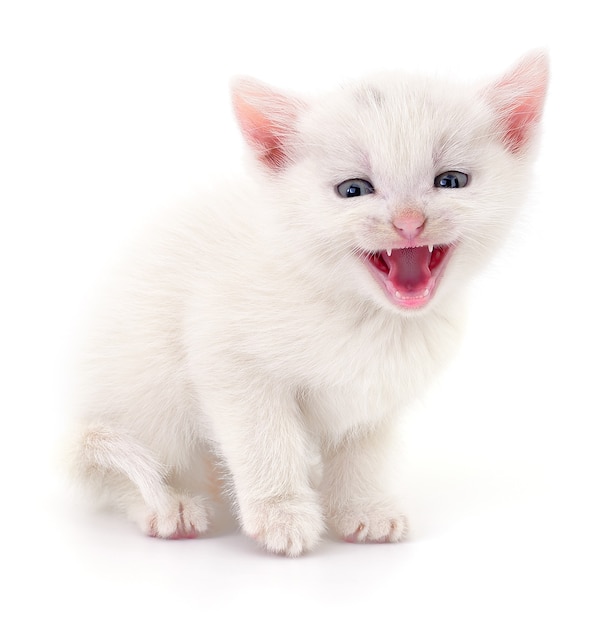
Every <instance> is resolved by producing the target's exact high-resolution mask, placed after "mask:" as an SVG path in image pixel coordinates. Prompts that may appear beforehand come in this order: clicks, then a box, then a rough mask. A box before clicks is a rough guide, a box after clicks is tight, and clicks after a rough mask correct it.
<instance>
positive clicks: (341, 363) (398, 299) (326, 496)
mask: <svg viewBox="0 0 611 626" xmlns="http://www.w3.org/2000/svg"><path fill="white" fill-rule="evenodd" d="M546 83H547V60H546V57H545V56H544V55H542V54H538V53H535V54H532V55H530V56H528V57H526V58H524V59H523V60H522V61H521V62H519V63H518V65H517V66H516V67H515V68H514V69H512V70H511V71H510V72H509V73H507V74H506V75H505V76H503V77H502V78H501V79H499V80H497V81H495V82H493V83H492V84H489V85H486V86H484V87H477V88H476V87H465V86H457V85H454V84H447V83H444V82H436V81H433V80H429V79H424V78H419V77H414V76H403V75H399V74H396V75H395V74H393V75H379V76H374V77H372V78H370V79H367V80H363V81H362V82H360V83H357V84H354V85H350V86H347V87H345V88H344V89H342V90H339V91H337V92H336V93H333V94H330V95H328V96H326V97H324V98H319V99H312V100H306V99H301V98H296V97H293V96H290V95H286V94H283V93H279V92H277V91H275V90H273V89H271V88H269V87H267V86H265V85H262V84H260V83H258V82H255V81H253V80H249V79H243V80H238V81H236V82H235V84H234V86H233V102H234V107H235V112H236V116H237V119H238V122H239V125H240V127H241V130H242V133H243V135H244V137H245V139H246V142H247V143H248V145H249V147H250V150H251V152H252V154H253V156H254V158H253V159H252V161H253V163H252V165H253V167H252V171H251V172H250V173H249V176H248V177H245V178H244V179H243V180H242V179H241V180H240V181H238V182H236V184H235V186H234V187H233V188H232V189H222V190H220V192H219V193H218V194H217V195H211V196H210V197H207V198H205V199H204V200H203V201H202V202H201V203H200V204H196V205H193V206H186V207H184V208H183V209H182V210H179V211H176V212H174V213H172V214H171V215H169V216H167V219H166V220H165V223H163V224H161V225H159V226H158V227H157V228H156V229H155V230H154V232H153V233H152V234H151V235H150V236H149V238H148V239H147V241H146V242H145V244H144V245H142V246H141V248H140V249H139V250H138V253H137V254H136V255H135V256H134V258H133V259H132V260H131V262H130V264H128V265H127V266H126V267H125V270H124V272H123V273H122V275H121V276H119V277H118V280H117V282H116V285H115V289H114V291H113V292H112V294H110V295H109V296H108V297H107V299H106V306H105V311H104V314H103V315H102V316H101V319H100V322H99V324H98V325H97V327H96V328H97V331H96V334H95V339H94V342H93V345H92V346H91V348H90V350H89V351H88V360H87V363H86V365H85V366H84V367H83V374H84V377H85V381H84V382H83V384H82V392H83V394H82V402H81V405H80V409H79V413H80V417H81V420H80V425H79V430H78V437H77V440H78V441H77V443H76V445H75V450H74V459H73V463H74V470H75V472H76V474H77V475H78V477H79V478H80V479H81V481H82V482H83V483H85V484H88V485H91V486H94V487H97V490H96V492H97V493H99V494H100V495H105V496H106V497H107V498H108V499H109V500H110V502H111V503H112V504H114V505H115V506H116V507H118V508H119V509H121V510H122V511H124V512H125V513H126V515H127V516H128V517H129V518H130V519H133V520H135V521H136V522H137V523H138V524H139V525H140V527H141V528H142V529H143V530H144V531H145V532H147V533H150V534H151V535H155V536H158V537H194V536H197V535H199V534H201V533H204V532H205V531H206V529H207V527H208V525H209V517H210V511H211V509H210V504H209V502H210V500H209V499H207V498H209V497H210V495H211V494H210V492H211V491H212V490H214V489H215V486H214V485H215V481H217V480H218V478H215V477H214V476H215V474H216V475H217V476H220V479H221V480H222V482H223V485H224V487H223V488H224V489H226V491H227V492H228V493H230V494H231V497H232V499H233V501H234V504H235V506H236V512H237V515H238V517H239V520H240V523H241V526H242V529H243V531H244V532H245V533H246V534H247V535H250V536H252V537H254V538H255V539H256V540H257V541H259V542H260V543H261V544H263V545H264V546H265V547H266V548H267V549H268V550H271V551H273V552H279V553H284V554H288V555H292V556H294V555H298V554H301V553H302V552H303V551H305V550H309V549H311V548H312V547H313V546H314V545H315V544H316V542H317V541H318V540H319V539H320V537H321V534H322V533H323V532H324V530H325V523H326V522H328V523H329V524H330V525H331V526H332V527H333V528H334V529H335V530H336V531H337V532H338V533H339V535H340V536H342V537H344V538H346V539H348V540H351V541H398V540H400V539H402V538H403V537H404V536H405V534H406V531H407V522H406V517H405V513H404V511H403V507H402V504H401V501H400V499H399V498H397V497H396V496H395V495H394V494H393V492H392V489H391V487H390V482H389V480H388V476H389V472H391V471H392V470H394V469H396V465H395V464H394V461H393V459H392V442H393V428H394V426H395V424H396V420H397V417H398V416H399V415H400V414H401V412H402V411H403V410H404V408H405V406H406V405H407V404H408V403H409V401H410V400H411V399H412V398H414V397H417V396H419V395H420V394H421V393H422V391H423V389H424V386H425V385H426V382H427V380H428V379H429V377H430V375H431V374H434V373H435V372H436V371H437V370H439V368H440V366H441V364H442V363H443V362H444V360H445V359H446V358H447V356H448V354H449V353H451V352H452V349H453V347H454V344H455V341H456V339H457V334H458V328H457V326H458V320H459V317H460V308H461V307H460V300H461V295H462V293H463V291H464V289H465V285H466V284H467V282H468V281H469V279H470V278H471V277H472V276H473V275H474V274H475V273H476V271H477V270H479V269H480V268H481V267H482V266H483V265H484V263H485V262H486V261H487V260H488V258H489V256H490V255H491V254H493V253H494V252H495V250H496V249H497V248H498V247H499V245H500V243H501V242H502V240H503V239H504V237H505V236H506V234H507V232H508V228H509V226H510V225H511V223H512V222H513V221H514V216H515V214H516V211H517V209H518V206H519V205H520V203H521V202H522V200H523V196H524V193H525V190H526V185H527V178H528V174H529V170H530V163H531V160H532V159H531V156H532V154H533V152H534V149H533V148H534V143H535V138H536V131H537V126H538V122H539V119H540V116H541V110H542V106H543V101H544V97H545V91H546ZM316 458H319V459H321V460H322V474H321V476H320V479H319V480H316V479H315V474H316V473H315V471H314V470H315V462H314V461H315V459H316Z"/></svg>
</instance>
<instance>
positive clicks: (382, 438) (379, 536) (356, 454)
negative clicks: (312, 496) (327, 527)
mask: <svg viewBox="0 0 611 626" xmlns="http://www.w3.org/2000/svg"><path fill="white" fill-rule="evenodd" d="M393 452H394V445H393V437H392V428H391V427H390V426H387V425H384V426H379V427H378V428H377V429H376V430H374V431H370V432H367V433H358V434H354V435H352V436H349V437H346V438H345V439H344V440H343V441H341V442H340V443H339V444H337V445H335V446H333V447H332V448H329V449H328V450H326V451H324V453H323V458H324V463H325V466H324V477H323V485H322V489H323V493H324V498H325V502H326V505H327V516H328V519H329V522H330V523H331V524H332V525H333V526H334V527H335V529H336V530H337V532H338V533H339V534H340V536H341V537H343V538H344V539H345V540H347V541H358V542H361V541H371V542H395V541H401V540H402V539H404V538H405V536H406V535H407V530H408V526H407V517H406V515H405V513H404V511H403V504H402V502H401V500H400V499H399V498H398V497H397V496H396V495H395V493H394V490H393V488H392V486H391V485H389V484H388V478H389V477H390V476H391V475H392V471H393V469H394V468H393V467H392V466H391V463H392V461H391V459H392V457H393Z"/></svg>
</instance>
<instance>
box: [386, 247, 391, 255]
mask: <svg viewBox="0 0 611 626" xmlns="http://www.w3.org/2000/svg"><path fill="white" fill-rule="evenodd" d="M386 254H387V255H388V256H390V255H391V254H392V248H388V250H386Z"/></svg>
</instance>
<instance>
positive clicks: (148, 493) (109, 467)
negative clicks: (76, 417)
mask: <svg viewBox="0 0 611 626" xmlns="http://www.w3.org/2000/svg"><path fill="white" fill-rule="evenodd" d="M72 467H73V471H74V473H76V475H77V478H79V479H80V481H81V482H82V483H83V484H85V485H86V486H89V487H90V488H93V490H94V491H96V492H98V493H100V494H102V495H103V497H104V499H106V500H107V501H109V503H110V504H111V505H112V506H114V507H115V508H118V509H119V510H121V511H123V512H124V513H125V514H126V515H127V517H128V518H129V519H131V520H132V521H135V522H136V523H137V524H138V526H139V527H140V528H141V529H142V531H143V532H145V533H147V534H149V535H151V536H155V537H162V538H175V539H178V538H193V537H197V536H198V535H200V534H201V533H204V532H205V531H206V529H207V528H208V511H207V507H206V504H205V500H204V498H203V497H200V496H191V495H189V494H186V493H180V492H178V491H176V490H175V489H173V488H172V487H170V486H169V485H168V483H167V471H166V469H165V468H164V467H163V466H162V464H161V463H160V462H159V461H158V460H157V459H156V458H155V456H154V454H153V453H152V451H151V450H150V449H148V448H147V447H146V446H144V445H143V444H141V443H140V442H139V441H138V440H136V439H135V438H134V437H133V436H131V435H129V434H128V433H126V432H118V431H117V430H113V429H111V428H109V427H107V426H104V425H94V426H89V427H88V428H86V429H85V431H84V432H82V433H81V434H80V437H79V441H78V442H77V445H76V446H75V450H74V451H73V454H72Z"/></svg>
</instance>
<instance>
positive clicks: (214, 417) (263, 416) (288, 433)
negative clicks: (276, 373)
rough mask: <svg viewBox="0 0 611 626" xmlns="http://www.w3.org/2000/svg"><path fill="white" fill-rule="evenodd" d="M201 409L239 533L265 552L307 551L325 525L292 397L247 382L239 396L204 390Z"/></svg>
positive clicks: (231, 392) (300, 417) (217, 390)
mask: <svg viewBox="0 0 611 626" xmlns="http://www.w3.org/2000/svg"><path fill="white" fill-rule="evenodd" d="M202 404H203V405H204V406H205V407H206V412H207V414H208V417H209V420H210V422H211V424H210V425H211V426H212V429H213V433H214V438H215V439H216V442H217V444H218V446H219V450H220V452H221V453H222V456H223V458H224V462H225V463H226V464H227V467H228V469H229V472H230V474H231V480H232V483H233V488H234V490H235V497H236V504H237V506H238V509H239V517H240V522H241V526H242V530H243V532H244V533H245V534H246V535H248V536H250V537H253V538H254V539H256V540H257V541H258V542H259V543H260V544H262V545H263V546H264V547H265V548H266V549H267V550H269V551H270V552H276V553H280V554H286V555H288V556H298V555H300V554H301V553H302V552H304V551H307V550H310V549H311V548H312V547H313V546H314V545H315V544H316V543H317V542H318V540H319V539H320V536H321V534H322V532H323V530H324V522H323V514H322V508H321V506H320V503H319V498H318V494H317V493H316V492H315V491H314V489H313V488H312V486H311V481H310V472H311V465H310V456H309V445H308V440H307V437H306V433H305V430H304V428H303V424H302V415H301V411H300V410H299V407H298V406H297V403H296V401H295V399H294V397H293V396H292V394H290V393H289V392H288V391H287V390H285V389H283V388H281V387H279V386H275V385H267V384H266V383H265V382H261V384H257V383H255V382H252V383H251V384H250V385H249V387H248V393H245V394H244V395H242V396H239V395H238V394H236V393H235V390H231V391H229V392H227V393H226V394H224V393H223V392H222V391H221V390H220V389H218V388H217V389H215V390H210V389H209V390H207V391H206V393H205V400H203V401H202Z"/></svg>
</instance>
